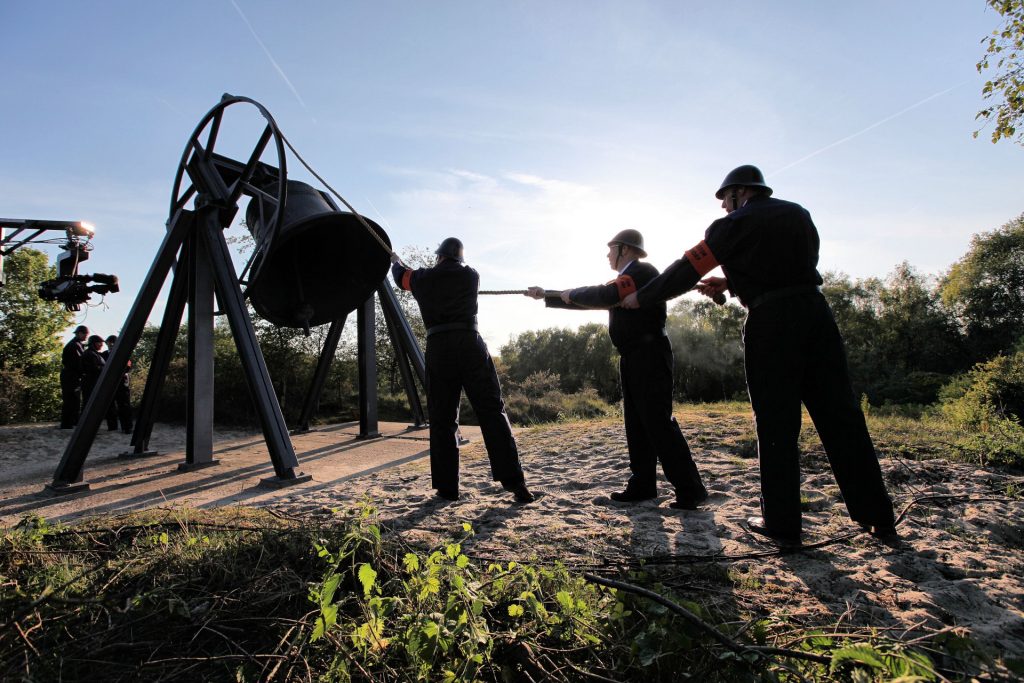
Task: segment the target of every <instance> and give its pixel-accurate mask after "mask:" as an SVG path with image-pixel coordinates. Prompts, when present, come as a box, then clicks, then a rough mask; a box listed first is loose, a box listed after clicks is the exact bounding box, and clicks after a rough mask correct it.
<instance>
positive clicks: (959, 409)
mask: <svg viewBox="0 0 1024 683" xmlns="http://www.w3.org/2000/svg"><path fill="white" fill-rule="evenodd" d="M940 400H941V405H940V414H941V416H942V417H943V418H944V419H946V420H948V421H949V422H950V423H951V424H953V425H954V426H955V427H957V428H958V429H960V430H962V431H963V432H964V436H963V437H962V439H961V442H960V443H958V444H957V446H958V448H961V449H964V450H967V451H968V452H976V453H977V454H978V455H979V457H980V459H981V460H982V461H983V462H984V461H988V462H994V463H1000V464H1011V465H1016V466H1024V426H1022V424H1021V423H1022V419H1024V351H1018V352H1017V353H1015V354H1013V355H1011V356H1002V355H1000V356H996V357H995V358H993V359H992V360H990V361H987V362H985V363H979V364H978V365H976V366H975V367H974V368H973V369H972V370H971V371H970V372H968V373H966V374H965V375H962V376H960V377H958V378H956V379H955V380H954V381H952V382H950V383H949V384H947V385H946V386H945V387H944V388H943V389H942V392H941V396H940Z"/></svg>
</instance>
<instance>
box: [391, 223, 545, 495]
mask: <svg viewBox="0 0 1024 683" xmlns="http://www.w3.org/2000/svg"><path fill="white" fill-rule="evenodd" d="M434 253H435V254H436V255H437V263H436V265H434V267H433V268H419V269H416V270H412V269H410V268H407V267H406V266H405V264H403V263H402V262H401V260H400V259H399V258H398V255H397V254H394V255H392V257H391V260H392V263H393V265H392V267H391V275H392V277H394V279H395V283H396V284H397V285H398V286H399V287H400V288H402V289H404V290H407V291H410V292H412V295H413V297H414V298H415V299H416V303H417V304H419V307H420V313H421V314H422V316H423V324H424V325H425V326H426V328H427V352H426V369H427V410H428V415H429V419H430V477H431V485H432V486H433V488H435V489H437V495H438V496H440V497H441V498H444V499H446V500H458V498H459V441H458V439H459V436H458V429H459V397H460V396H461V394H462V390H463V389H465V390H466V397H467V398H468V399H469V402H470V404H471V405H472V406H473V410H474V411H475V412H476V415H477V418H478V419H479V420H480V431H481V432H482V433H483V437H484V446H485V447H486V448H487V455H488V457H489V458H490V463H491V475H492V476H493V478H494V480H495V481H500V482H501V484H502V486H503V487H504V488H505V490H507V491H511V492H512V493H513V494H514V495H515V499H516V500H517V501H519V502H520V503H529V502H531V501H533V500H534V496H533V494H531V493H530V491H529V489H527V488H526V482H525V478H524V476H523V468H522V466H521V465H520V462H519V450H518V448H517V447H516V440H515V438H514V437H513V436H512V425H511V424H510V423H509V421H508V415H506V414H505V402H504V401H503V400H502V397H501V387H500V385H499V384H498V374H497V372H496V371H495V369H494V362H493V361H492V360H491V354H490V352H488V350H487V345H486V344H485V343H484V340H483V339H482V338H481V337H480V335H479V334H478V333H477V321H476V313H477V291H478V290H479V288H480V276H479V275H478V274H477V272H476V271H475V270H473V269H472V268H470V267H469V266H467V265H465V264H464V263H463V255H462V242H460V241H459V240H458V239H456V238H454V237H449V238H448V239H446V240H444V241H443V242H441V245H440V246H439V247H438V248H437V251H435V252H434Z"/></svg>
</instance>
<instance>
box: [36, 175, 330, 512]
mask: <svg viewBox="0 0 1024 683" xmlns="http://www.w3.org/2000/svg"><path fill="white" fill-rule="evenodd" d="M189 171H190V175H191V176H192V177H193V179H194V181H195V183H196V185H197V187H200V188H201V191H200V193H199V195H198V196H197V198H196V205H197V207H198V208H197V210H196V211H195V212H193V211H189V210H186V209H178V210H177V211H176V213H175V215H174V217H173V218H172V219H171V220H170V222H169V223H168V229H167V232H166V234H165V235H164V239H163V242H162V243H161V246H160V248H159V250H158V251H157V256H156V258H155V259H154V261H153V264H152V265H151V266H150V269H149V272H148V273H147V275H146V278H145V280H144V282H143V285H142V288H141V289H140V291H139V295H138V297H137V298H136V300H135V303H134V304H133V305H132V309H131V311H130V312H129V314H128V318H127V320H126V322H125V325H124V327H123V328H122V330H121V337H120V340H119V343H118V344H115V345H114V348H113V350H112V351H111V354H110V357H109V358H108V359H107V363H106V365H105V366H104V368H103V371H102V372H101V373H100V377H99V380H98V381H97V384H96V388H95V389H94V390H93V393H92V395H91V396H90V398H89V400H88V402H87V403H86V406H85V410H84V411H83V413H82V415H81V417H80V418H79V421H78V425H77V426H76V427H75V431H74V432H73V433H72V435H71V440H70V441H69V442H68V445H67V447H66V448H65V451H64V454H63V456H62V457H61V461H60V464H59V465H58V466H57V470H56V472H55V473H54V478H53V482H52V483H51V484H48V485H47V489H49V490H50V491H52V492H53V493H56V494H66V493H73V492H77V491H81V490H83V489H87V488H88V487H89V485H88V483H86V482H84V481H83V480H82V468H83V466H84V464H85V459H86V457H87V456H88V453H89V449H90V448H91V447H92V443H93V441H94V440H95V438H96V432H97V430H98V429H99V427H100V423H101V422H102V421H103V419H104V418H105V416H106V412H107V406H109V405H110V402H111V401H112V400H113V398H114V393H115V391H116V390H117V385H118V383H119V382H120V379H121V376H122V375H123V373H124V372H125V370H126V369H127V365H128V359H129V357H130V355H131V353H132V352H133V351H134V350H135V347H136V346H137V345H138V343H139V339H140V338H141V336H142V331H143V329H144V327H145V324H146V320H147V319H148V317H149V314H150V312H151V311H152V310H153V306H154V304H155V303H156V299H157V296H158V295H159V293H160V290H161V288H162V287H163V284H164V282H165V280H166V278H167V275H168V274H169V272H170V270H171V266H172V265H173V264H174V263H175V261H176V259H177V262H178V264H179V265H181V266H184V267H179V268H178V269H177V272H176V273H175V277H174V283H173V284H172V296H171V301H169V302H168V309H169V310H167V311H165V314H164V321H165V323H169V324H168V325H167V328H168V329H167V330H161V334H160V338H159V339H158V344H157V349H156V353H155V354H154V362H155V363H159V365H160V366H162V367H160V368H159V369H161V370H164V371H166V368H167V364H168V363H169V361H170V356H171V353H172V351H173V344H174V339H175V338H176V336H177V329H176V327H177V325H176V324H175V322H176V321H177V322H180V320H181V314H182V309H183V306H184V303H185V302H184V301H182V299H185V298H187V299H189V301H188V303H189V322H190V325H189V335H190V339H189V359H188V361H189V368H190V385H189V419H190V425H189V430H188V432H189V443H188V444H187V446H186V453H188V454H191V455H190V456H189V460H190V461H191V462H193V463H203V464H204V466H205V465H206V464H212V462H213V460H212V457H211V452H212V446H210V445H208V443H207V433H208V431H210V430H211V429H212V427H211V426H210V425H208V424H207V422H206V420H207V419H212V417H211V415H212V405H213V403H212V395H210V394H211V392H212V388H213V385H212V358H213V353H212V329H213V328H212V324H213V323H212V320H213V305H212V304H213V294H214V292H216V296H217V301H218V302H219V303H220V304H221V306H222V307H223V309H224V311H225V312H226V314H227V317H228V322H229V324H230V326H231V332H232V336H233V337H234V340H235V345H236V347H237V349H238V355H239V357H240V358H241V361H242V367H243V370H244V373H245V377H246V380H247V382H248V384H249V389H250V393H251V395H252V398H253V403H254V405H255V408H256V412H257V415H258V416H259V419H260V424H261V427H262V429H263V436H264V439H265V441H266V443H267V449H268V451H269V453H270V459H271V462H272V463H273V466H274V471H275V475H276V476H274V477H270V478H268V479H264V480H263V481H262V484H263V485H265V486H270V487H280V486H286V485H290V484H295V483H299V482H303V481H308V480H310V479H311V478H312V477H311V476H310V475H304V474H300V473H296V471H295V469H296V468H297V467H298V459H297V458H296V456H295V451H294V449H293V448H292V444H291V440H290V439H289V438H288V431H287V427H286V426H285V422H284V416H283V415H282V413H281V406H280V404H279V403H278V401H277V396H276V394H275V393H274V389H273V385H272V384H271V382H270V375H269V373H268V372H267V366H266V362H265V360H264V358H263V354H262V352H261V351H260V347H259V342H258V341H257V339H256V332H255V330H254V328H253V325H252V320H251V319H250V318H249V314H248V311H247V310H246V308H245V303H244V298H243V295H242V291H241V287H240V285H239V282H238V280H237V278H236V277H235V273H234V270H233V266H232V262H231V255H230V252H229V250H228V246H227V242H226V241H225V239H224V234H223V228H224V226H225V225H227V224H230V222H231V220H232V219H233V217H234V215H235V211H236V210H237V207H234V206H229V205H227V202H226V201H225V199H226V198H228V197H229V196H230V193H229V192H228V191H227V188H226V187H225V186H224V183H223V181H222V179H221V178H220V176H219V175H218V174H217V170H216V169H215V168H214V167H213V165H212V164H211V163H210V162H209V160H208V159H201V158H200V155H196V156H195V157H193V159H192V161H191V162H190V164H189ZM189 274H191V275H192V277H189ZM211 276H212V283H211V279H210V278H211ZM183 292H187V294H186V295H184V296H183ZM200 330H202V331H200ZM204 373H205V374H208V375H209V380H210V381H209V382H206V380H205V379H201V377H202V376H203V375H204ZM157 374H158V375H160V376H161V378H158V379H154V377H153V376H152V374H151V376H150V382H153V384H150V382H147V386H146V391H145V392H144V397H143V401H144V403H145V415H144V417H145V421H142V419H141V418H142V417H143V415H140V423H139V424H138V425H137V426H136V436H135V438H133V444H134V445H135V447H136V451H137V452H139V453H141V452H143V451H144V450H145V447H146V442H147V441H148V439H149V435H150V433H151V429H152V413H153V406H154V405H155V400H156V394H157V389H158V388H159V386H158V385H159V383H160V382H161V381H162V375H163V374H164V373H163V372H160V373H157ZM204 411H205V413H204Z"/></svg>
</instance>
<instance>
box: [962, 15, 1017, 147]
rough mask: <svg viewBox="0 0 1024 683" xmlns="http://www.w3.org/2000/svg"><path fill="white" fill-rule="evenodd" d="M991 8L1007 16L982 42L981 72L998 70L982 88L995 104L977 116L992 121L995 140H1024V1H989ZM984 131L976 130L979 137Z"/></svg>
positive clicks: (993, 140)
mask: <svg viewBox="0 0 1024 683" xmlns="http://www.w3.org/2000/svg"><path fill="white" fill-rule="evenodd" d="M987 2H988V5H989V7H991V8H992V9H994V10H995V11H996V12H998V13H999V15H1000V16H1001V17H1002V18H1003V23H1002V25H1000V26H999V28H997V29H996V30H994V31H993V32H992V34H991V35H990V36H989V37H987V38H985V39H983V40H982V41H981V42H982V44H983V45H985V56H984V57H982V58H981V61H979V62H978V64H977V67H978V73H983V72H984V71H985V70H986V69H995V70H996V75H995V77H994V78H992V79H991V80H989V81H986V82H985V85H984V86H983V87H982V89H981V93H982V95H983V96H984V99H986V100H992V99H995V100H996V101H995V103H993V104H991V105H990V106H987V107H985V108H984V109H982V110H981V111H979V112H978V114H977V116H976V117H975V119H981V120H982V121H984V123H985V124H992V142H993V143H996V142H999V140H1001V139H1002V138H1006V139H1008V140H1012V139H1013V138H1014V137H1016V140H1015V142H1017V143H1018V144H1021V143H1024V132H1018V131H1017V124H1018V123H1019V122H1020V120H1021V117H1024V0H987ZM980 132H981V131H980V130H978V131H975V132H974V137H978V134H979V133H980Z"/></svg>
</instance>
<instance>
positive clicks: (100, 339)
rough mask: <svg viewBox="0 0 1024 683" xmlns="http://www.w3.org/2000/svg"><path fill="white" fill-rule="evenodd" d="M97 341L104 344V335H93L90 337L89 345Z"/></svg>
mask: <svg viewBox="0 0 1024 683" xmlns="http://www.w3.org/2000/svg"><path fill="white" fill-rule="evenodd" d="M96 342H99V343H100V344H102V343H103V337H101V336H100V335H98V334H94V335H92V336H91V337H89V346H92V345H93V344H95V343H96Z"/></svg>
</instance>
